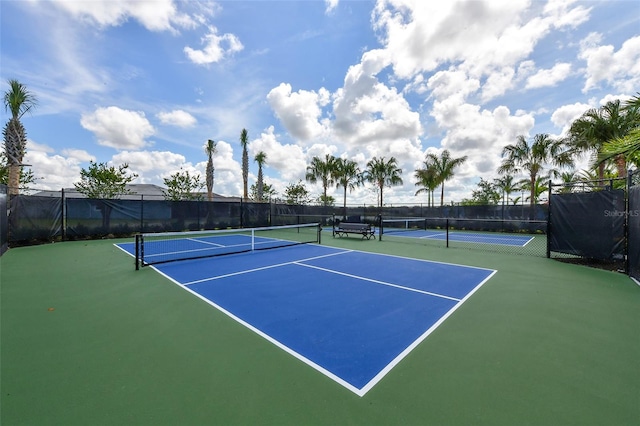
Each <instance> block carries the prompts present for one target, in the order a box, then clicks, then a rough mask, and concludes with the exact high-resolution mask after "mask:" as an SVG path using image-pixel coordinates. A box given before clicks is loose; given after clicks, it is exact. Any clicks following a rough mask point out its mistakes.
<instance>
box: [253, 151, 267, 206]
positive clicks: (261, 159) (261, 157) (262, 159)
mask: <svg viewBox="0 0 640 426" xmlns="http://www.w3.org/2000/svg"><path fill="white" fill-rule="evenodd" d="M253 161H255V162H256V163H258V188H257V189H258V191H257V192H258V201H262V194H263V190H264V179H263V175H262V166H264V165H265V163H266V162H267V154H266V153H265V152H264V151H260V152H259V153H257V154H256V156H255V157H254V159H253Z"/></svg>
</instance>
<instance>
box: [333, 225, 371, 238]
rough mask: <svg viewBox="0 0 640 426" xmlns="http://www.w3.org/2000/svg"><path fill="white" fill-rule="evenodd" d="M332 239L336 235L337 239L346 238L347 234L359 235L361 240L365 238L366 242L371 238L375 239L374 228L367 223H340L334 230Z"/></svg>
mask: <svg viewBox="0 0 640 426" xmlns="http://www.w3.org/2000/svg"><path fill="white" fill-rule="evenodd" d="M333 232H334V237H335V236H336V235H337V236H338V237H343V236H348V235H349V234H360V235H362V238H363V239H364V238H366V239H367V240H369V239H371V237H373V238H374V239H375V238H376V236H375V233H376V228H375V227H372V226H371V225H369V224H368V223H351V222H342V223H340V224H339V225H338V226H337V227H335V228H334V230H333Z"/></svg>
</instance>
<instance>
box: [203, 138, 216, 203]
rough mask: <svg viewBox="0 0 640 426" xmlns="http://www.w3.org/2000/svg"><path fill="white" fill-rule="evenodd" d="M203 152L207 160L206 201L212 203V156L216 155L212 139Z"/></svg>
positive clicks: (214, 143)
mask: <svg viewBox="0 0 640 426" xmlns="http://www.w3.org/2000/svg"><path fill="white" fill-rule="evenodd" d="M204 150H205V152H206V153H207V158H208V161H207V177H206V184H207V200H209V201H213V174H214V168H213V154H215V153H216V142H215V141H214V140H212V139H209V140H208V141H207V144H206V145H205V147H204Z"/></svg>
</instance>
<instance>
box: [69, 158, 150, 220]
mask: <svg viewBox="0 0 640 426" xmlns="http://www.w3.org/2000/svg"><path fill="white" fill-rule="evenodd" d="M128 168H129V165H128V164H126V163H125V164H121V165H119V166H117V167H116V166H109V165H107V163H96V162H93V161H90V162H89V167H88V168H86V169H82V170H81V171H80V182H77V183H74V184H73V185H74V186H75V188H76V190H77V191H78V192H79V193H81V194H84V195H86V196H87V197H88V198H96V199H114V198H120V197H121V196H123V195H127V194H132V193H133V192H132V191H131V190H130V189H128V188H127V185H128V184H130V183H131V182H133V181H134V180H135V179H136V178H137V177H138V175H137V174H135V173H131V174H129V172H128V170H127V169H128ZM97 208H98V210H100V213H101V214H102V228H103V231H104V232H108V231H109V226H110V220H111V210H112V208H113V207H112V205H111V204H109V203H104V202H103V203H100V204H98V207H97Z"/></svg>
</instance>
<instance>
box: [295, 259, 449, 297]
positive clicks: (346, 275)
mask: <svg viewBox="0 0 640 426" xmlns="http://www.w3.org/2000/svg"><path fill="white" fill-rule="evenodd" d="M300 262H304V261H303V260H299V261H297V262H293V263H295V264H296V265H299V266H304V267H307V268H313V269H319V270H321V271H325V272H330V273H332V274H337V275H344V276H345V277H350V278H356V279H358V280H362V281H369V282H372V283H376V284H381V285H387V286H389V287H396V288H401V289H403V290H408V291H414V292H416V293H422V294H426V295H429V296H434V297H441V298H443V299H449V300H453V301H456V302H459V301H460V300H462V299H456V298H455V297H450V296H445V295H444V294H438V293H431V292H430V291H424V290H418V289H415V288H411V287H405V286H402V285H398V284H392V283H388V282H385V281H379V280H374V279H372V278H365V277H361V276H358V275H352V274H347V273H345V272H340V271H334V270H332V269H326V268H321V267H319V266H313V265H306V264H304V263H300Z"/></svg>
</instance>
